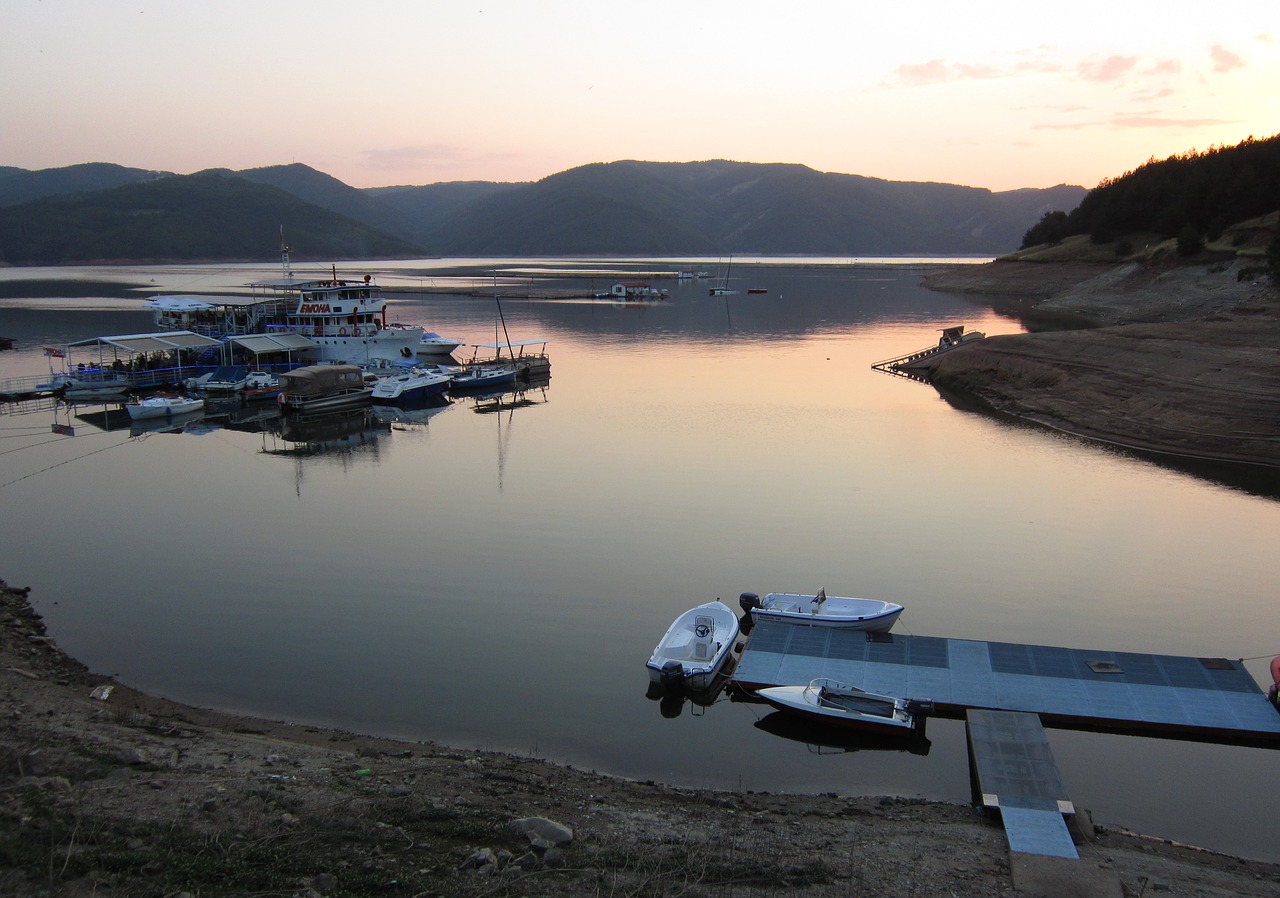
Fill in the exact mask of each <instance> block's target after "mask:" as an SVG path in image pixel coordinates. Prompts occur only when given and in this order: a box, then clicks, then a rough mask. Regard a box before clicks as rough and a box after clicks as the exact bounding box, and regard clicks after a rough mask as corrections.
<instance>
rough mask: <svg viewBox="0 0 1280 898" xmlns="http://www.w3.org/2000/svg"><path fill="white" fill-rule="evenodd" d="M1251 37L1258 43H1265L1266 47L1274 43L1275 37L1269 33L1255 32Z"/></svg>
mask: <svg viewBox="0 0 1280 898" xmlns="http://www.w3.org/2000/svg"><path fill="white" fill-rule="evenodd" d="M1253 39H1254V40H1255V41H1257V42H1258V43H1260V44H1266V45H1267V46H1268V47H1270V46H1271V45H1272V44H1274V43H1275V39H1274V38H1273V37H1272V36H1271V35H1270V34H1255V35H1254V36H1253Z"/></svg>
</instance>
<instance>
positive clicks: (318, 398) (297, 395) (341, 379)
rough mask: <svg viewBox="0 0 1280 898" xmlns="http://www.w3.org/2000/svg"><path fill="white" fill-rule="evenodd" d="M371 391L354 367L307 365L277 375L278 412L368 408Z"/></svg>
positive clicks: (308, 412) (359, 370)
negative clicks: (278, 392) (278, 391)
mask: <svg viewBox="0 0 1280 898" xmlns="http://www.w3.org/2000/svg"><path fill="white" fill-rule="evenodd" d="M372 395H373V388H372V387H371V386H368V385H367V384H366V383H365V379H364V372H363V371H362V370H361V369H360V368H359V367H358V366H356V365H308V366H306V367H303V368H295V369H294V370H292V371H286V372H285V373H284V374H281V375H280V395H279V396H278V397H276V398H277V400H278V401H279V403H280V411H281V412H282V413H283V414H286V415H287V414H317V413H321V412H332V411H341V410H344V409H351V408H359V407H361V406H365V405H369V403H370V397H371V396H372Z"/></svg>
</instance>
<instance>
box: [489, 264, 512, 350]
mask: <svg viewBox="0 0 1280 898" xmlns="http://www.w3.org/2000/svg"><path fill="white" fill-rule="evenodd" d="M493 301H494V302H495V303H497V305H498V321H499V322H501V323H502V338H503V339H504V340H506V341H507V353H508V354H509V355H510V356H511V360H512V361H515V357H516V353H515V350H514V349H512V348H511V336H510V335H509V334H508V333H507V318H506V316H505V315H503V314H502V301H501V300H500V299H498V272H497V271H494V273H493ZM497 330H498V328H497V322H495V323H494V334H493V342H495V343H497V342H498V334H497ZM498 358H502V347H498Z"/></svg>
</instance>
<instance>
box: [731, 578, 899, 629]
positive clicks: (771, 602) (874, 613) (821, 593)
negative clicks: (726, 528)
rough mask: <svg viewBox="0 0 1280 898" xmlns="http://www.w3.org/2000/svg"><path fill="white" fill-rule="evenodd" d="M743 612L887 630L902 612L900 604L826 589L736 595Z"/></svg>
mask: <svg viewBox="0 0 1280 898" xmlns="http://www.w3.org/2000/svg"><path fill="white" fill-rule="evenodd" d="M738 604H739V605H741V606H742V610H743V611H747V612H750V613H751V615H752V617H754V618H755V619H756V620H781V621H790V622H792V623H799V624H812V625H817V626H823V627H843V628H844V629H846V630H866V631H868V632H870V633H887V632H888V631H889V630H890V629H892V628H893V625H894V624H895V623H897V620H898V615H900V614H902V610H903V609H902V606H901V605H898V604H896V603H894V602H882V601H880V600H879V599H852V598H847V597H844V596H829V595H827V591H826V590H825V589H820V590H818V592H817V594H816V595H812V596H808V595H800V594H798V593H791V592H771V593H769V594H768V595H766V596H765V597H764V600H763V601H762V600H761V599H760V597H759V596H757V595H756V594H755V593H754V592H744V593H742V595H740V596H738Z"/></svg>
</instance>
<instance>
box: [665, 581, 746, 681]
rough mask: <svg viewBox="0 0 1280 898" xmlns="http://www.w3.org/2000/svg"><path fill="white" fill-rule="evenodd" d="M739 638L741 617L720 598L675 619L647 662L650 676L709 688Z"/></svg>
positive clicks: (691, 609)
mask: <svg viewBox="0 0 1280 898" xmlns="http://www.w3.org/2000/svg"><path fill="white" fill-rule="evenodd" d="M737 638H738V617H737V615H735V614H734V613H733V609H732V608H730V607H729V606H728V605H726V604H724V603H723V602H721V601H720V600H719V599H717V600H716V601H714V602H707V603H706V604H703V605H699V606H697V607H696V608H690V609H689V610H688V611H686V612H685V613H684V614H682V615H680V616H679V617H677V618H676V619H675V621H674V622H673V623H672V624H671V626H670V627H669V628H667V632H666V634H665V635H664V636H663V637H662V640H661V641H660V642H659V643H658V645H657V647H656V648H654V650H653V654H652V655H650V656H649V660H648V661H647V662H645V667H647V668H648V669H649V679H650V681H652V682H654V683H659V684H661V685H662V686H664V687H667V688H671V687H675V686H684V687H685V688H687V689H693V690H698V689H708V688H710V687H711V685H712V682H713V681H714V680H715V676H716V674H717V673H718V672H719V671H720V669H721V667H723V666H724V663H725V660H726V659H727V658H728V657H729V655H730V654H731V653H732V651H733V644H734V641H735V640H737Z"/></svg>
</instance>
